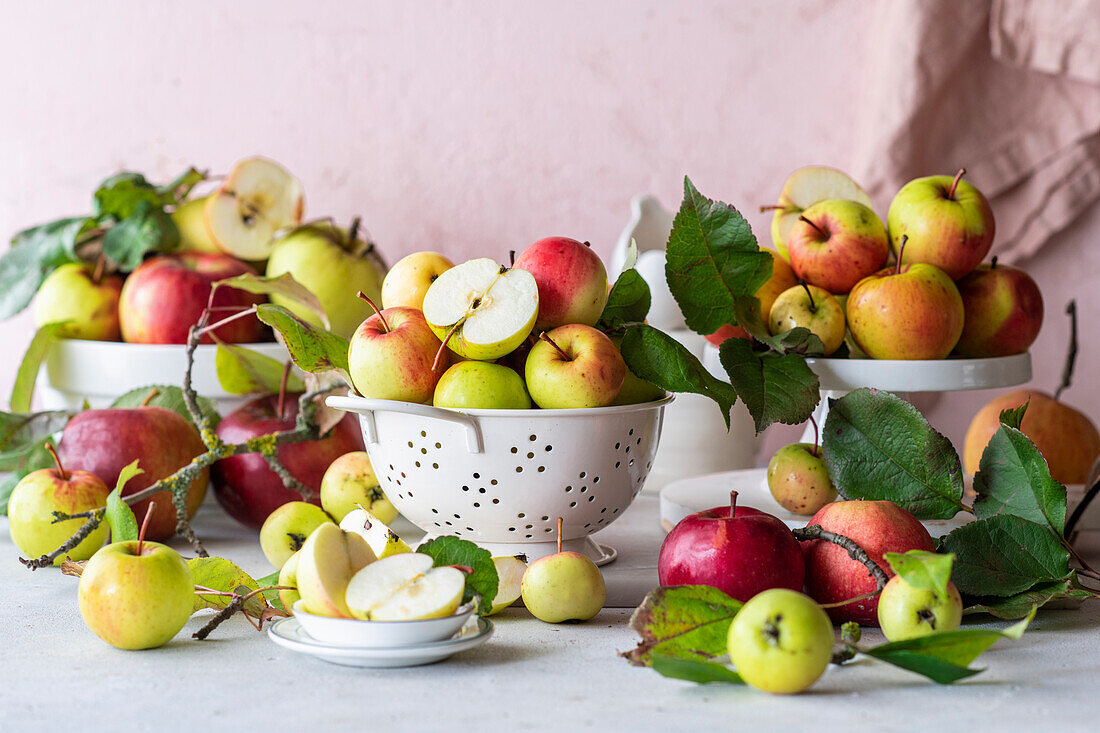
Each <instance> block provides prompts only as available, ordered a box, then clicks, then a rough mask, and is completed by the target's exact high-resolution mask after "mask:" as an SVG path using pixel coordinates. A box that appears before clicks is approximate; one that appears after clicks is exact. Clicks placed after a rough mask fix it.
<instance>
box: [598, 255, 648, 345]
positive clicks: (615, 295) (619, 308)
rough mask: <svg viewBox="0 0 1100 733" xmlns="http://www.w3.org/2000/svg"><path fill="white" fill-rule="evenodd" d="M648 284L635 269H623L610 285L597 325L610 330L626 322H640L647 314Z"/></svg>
mask: <svg viewBox="0 0 1100 733" xmlns="http://www.w3.org/2000/svg"><path fill="white" fill-rule="evenodd" d="M650 303H651V296H650V293H649V285H648V284H647V283H646V281H645V280H644V279H643V278H642V276H641V275H639V274H638V271H637V270H624V271H623V274H622V275H619V279H618V280H616V281H615V284H614V285H613V286H612V287H611V292H610V293H608V296H607V305H605V306H604V308H603V313H602V314H601V315H600V320H599V322H598V323H597V327H598V328H599V329H600V330H601V331H610V330H613V329H616V328H618V327H620V326H623V325H625V324H627V323H641V322H642V321H644V320H645V317H646V316H647V315H648V314H649V306H650Z"/></svg>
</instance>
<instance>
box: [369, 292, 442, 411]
mask: <svg viewBox="0 0 1100 733" xmlns="http://www.w3.org/2000/svg"><path fill="white" fill-rule="evenodd" d="M441 347H442V344H441V343H440V341H439V338H438V337H437V336H436V335H435V332H434V331H432V329H431V326H429V325H428V322H427V321H426V320H424V314H423V313H422V312H421V311H420V310H418V309H416V308H405V307H398V308H387V309H386V310H384V311H382V312H381V313H375V314H374V315H373V316H371V317H370V318H368V319H367V320H365V321H363V323H361V324H360V325H359V328H358V329H356V331H355V334H354V335H353V336H352V337H351V345H350V348H349V349H348V372H349V373H350V374H351V382H352V384H354V385H355V389H356V391H358V392H359V394H361V395H363V396H364V397H370V398H372V399H381V400H403V401H405V402H431V401H432V395H433V393H434V392H435V385H436V384H437V383H438V382H439V378H440V377H441V376H443V372H445V371H447V367H448V366H449V365H450V363H451V356H450V353H451V352H450V351H448V350H447V349H443V350H442V352H440V349H441Z"/></svg>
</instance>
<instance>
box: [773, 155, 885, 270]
mask: <svg viewBox="0 0 1100 733" xmlns="http://www.w3.org/2000/svg"><path fill="white" fill-rule="evenodd" d="M827 199H849V200H851V201H857V202H859V203H861V204H863V205H864V206H866V207H868V208H870V207H871V198H870V197H869V196H868V195H867V194H866V193H864V191H863V189H862V188H860V187H859V185H858V184H857V183H856V182H855V181H853V180H852V179H851V178H849V177H848V176H847V175H845V174H844V173H842V172H841V171H838V170H837V169H836V168H830V167H828V166H823V165H814V166H807V167H805V168H799V169H798V170H796V171H795V172H794V173H792V174H791V175H790V176H789V177H788V178H787V180H786V182H785V183H784V184H783V190H782V191H780V193H779V201H778V202H777V204H776V205H775V206H774V207H765V208H774V209H775V215H774V216H773V217H772V229H771V231H772V242H773V243H774V244H775V249H776V251H778V252H779V255H780V256H781V257H784V258H786V257H787V256H788V255H787V239H788V237H790V234H791V229H792V228H793V227H794V225H795V222H797V221H798V217H799V216H801V215H802V212H803V211H805V210H806V209H808V208H810V207H811V206H813V205H814V204H816V203H817V202H819V201H825V200H827Z"/></svg>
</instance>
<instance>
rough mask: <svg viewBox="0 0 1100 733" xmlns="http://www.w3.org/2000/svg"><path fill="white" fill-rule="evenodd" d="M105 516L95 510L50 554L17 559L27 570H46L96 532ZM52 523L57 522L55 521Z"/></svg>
mask: <svg viewBox="0 0 1100 733" xmlns="http://www.w3.org/2000/svg"><path fill="white" fill-rule="evenodd" d="M105 516H106V510H104V509H95V510H93V511H92V512H91V516H89V517H88V518H87V520H86V521H85V522H84V524H82V525H81V526H80V529H78V530H77V531H76V532H74V533H73V536H72V537H70V538H69V539H67V540H65V542H64V544H62V545H61V547H58V548H57V549H56V550H54V551H53V552H51V553H48V554H46V555H42V556H40V557H36V558H33V559H27V558H23V557H21V558H19V562H21V563H22V564H23V566H24V567H26V568H27V569H29V570H37V569H38V568H47V567H50V566H51V565H53V561H54V560H56V559H57V558H59V557H61V556H62V555H65V554H67V553H68V552H69V551H70V550H72V549H73V548H75V547H76V546H77V545H79V544H80V543H81V542H83V541H84V539H85V538H86V537H87V536H88V535H90V534H91V533H92V532H94V531H95V530H96V528H97V527H98V526H99V525H100V524H102V523H103V518H104V517H105ZM54 521H57V520H56V519H55V520H54Z"/></svg>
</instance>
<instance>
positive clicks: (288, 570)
mask: <svg viewBox="0 0 1100 733" xmlns="http://www.w3.org/2000/svg"><path fill="white" fill-rule="evenodd" d="M300 552H301V550H299V551H298V552H295V553H294V554H293V555H291V556H290V557H289V558H287V561H286V562H284V563H283V567H282V568H281V569H280V570H279V585H285V586H288V587H289V588H292V589H293V590H281V591H279V602H280V603H282V604H283V609H284V610H286V611H288V612H289V611H290V609H291V608H293V607H294V604H295V602H297V601H298V600H299V599H300V598H301V597H302V595H301V594H300V593H299V592H298V557H299V553H300Z"/></svg>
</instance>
